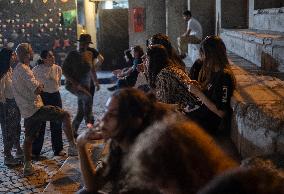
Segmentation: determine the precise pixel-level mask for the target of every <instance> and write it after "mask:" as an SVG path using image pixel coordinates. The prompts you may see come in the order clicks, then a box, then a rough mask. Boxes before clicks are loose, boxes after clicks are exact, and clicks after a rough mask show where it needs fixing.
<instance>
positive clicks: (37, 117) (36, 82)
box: [0, 34, 103, 176]
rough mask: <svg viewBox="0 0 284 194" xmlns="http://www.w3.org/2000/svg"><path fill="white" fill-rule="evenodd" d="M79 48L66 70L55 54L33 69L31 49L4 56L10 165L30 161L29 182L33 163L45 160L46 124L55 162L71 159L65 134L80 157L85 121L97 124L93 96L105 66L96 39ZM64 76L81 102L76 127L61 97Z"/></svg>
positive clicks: (1, 71)
mask: <svg viewBox="0 0 284 194" xmlns="http://www.w3.org/2000/svg"><path fill="white" fill-rule="evenodd" d="M78 42H79V48H78V50H76V51H72V52H70V53H69V55H68V59H66V61H65V64H63V70H62V69H61V67H60V66H58V65H56V64H55V58H54V55H53V52H52V51H51V50H43V51H42V52H41V54H40V57H41V58H40V60H39V61H38V64H37V65H36V66H35V67H34V68H31V66H30V61H31V60H33V50H32V47H31V45H30V44H28V43H21V44H19V45H18V46H17V48H16V50H15V51H13V50H12V49H10V48H2V49H1V51H0V64H1V66H0V100H1V103H0V117H1V118H0V120H1V129H2V134H3V144H4V156H5V157H4V164H6V165H18V164H20V160H19V159H21V158H23V157H24V175H25V176H28V175H30V174H32V173H33V168H32V159H37V158H39V157H40V152H41V149H42V146H43V141H44V134H45V124H46V121H50V130H51V141H52V150H53V152H54V156H63V155H65V152H64V151H63V141H62V129H63V131H64V132H65V134H66V137H67V140H68V143H69V147H68V155H69V156H76V155H77V154H78V153H77V147H76V143H75V139H76V137H77V130H78V128H79V125H80V123H81V121H82V119H83V118H85V120H86V123H87V124H89V125H91V126H92V125H93V123H94V116H93V113H92V104H93V95H94V91H95V90H96V89H97V90H98V89H99V84H98V80H97V77H96V71H95V64H96V63H97V64H99V63H102V61H103V57H102V55H101V54H100V53H99V52H98V51H97V50H96V49H92V48H89V44H90V43H92V41H91V36H90V35H88V34H82V35H81V36H80V39H79V40H78ZM74 55H75V56H76V58H75V59H74V58H73V60H71V61H70V60H69V58H70V57H74ZM96 59H97V60H96ZM74 61H75V64H74ZM67 63H68V64H67ZM66 66H67V67H66ZM80 71H81V72H80ZM70 72H71V73H70ZM62 73H63V74H64V75H65V77H66V82H67V85H66V87H67V88H68V89H69V91H70V92H72V93H73V94H75V95H77V96H78V112H77V115H76V117H75V119H74V120H73V122H71V116H70V114H69V113H68V112H67V111H65V110H63V109H62V101H61V96H60V92H59V90H60V85H61V76H62ZM80 73H81V74H80ZM95 87H96V88H95ZM21 118H23V119H24V128H25V138H24V143H23V150H22V149H21V146H20V135H21V124H20V122H21ZM13 147H15V148H16V149H17V151H16V154H15V156H13V155H12V148H13Z"/></svg>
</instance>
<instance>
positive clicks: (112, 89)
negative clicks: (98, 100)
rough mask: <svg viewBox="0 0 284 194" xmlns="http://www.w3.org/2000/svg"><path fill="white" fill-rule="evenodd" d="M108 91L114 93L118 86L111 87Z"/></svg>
mask: <svg viewBox="0 0 284 194" xmlns="http://www.w3.org/2000/svg"><path fill="white" fill-rule="evenodd" d="M107 89H108V91H111V92H112V91H114V90H116V85H114V86H111V87H109V88H107Z"/></svg>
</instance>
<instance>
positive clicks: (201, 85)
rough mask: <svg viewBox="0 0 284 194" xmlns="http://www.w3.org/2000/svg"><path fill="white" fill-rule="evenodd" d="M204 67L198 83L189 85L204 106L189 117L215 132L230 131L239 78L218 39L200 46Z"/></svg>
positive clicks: (215, 37) (214, 38)
mask: <svg viewBox="0 0 284 194" xmlns="http://www.w3.org/2000/svg"><path fill="white" fill-rule="evenodd" d="M200 46H201V47H200V56H201V61H202V67H201V70H200V72H199V74H198V80H197V81H198V82H195V83H194V82H192V83H190V84H189V91H190V93H192V94H194V95H195V96H197V97H198V98H199V99H200V101H201V102H202V106H200V108H198V109H197V110H195V111H193V112H189V113H188V114H189V116H190V117H191V118H193V119H194V120H196V121H197V122H198V123H200V124H201V125H202V126H203V127H204V128H206V129H207V130H210V131H211V132H213V133H214V132H216V131H218V129H220V127H221V126H220V124H224V125H223V126H222V127H225V128H229V127H228V121H229V119H228V118H229V116H230V113H231V108H230V99H231V97H232V95H233V91H234V89H235V78H234V75H233V73H232V71H231V68H230V65H229V60H228V57H227V53H226V47H225V44H224V42H223V41H222V39H221V38H220V37H218V36H209V37H207V38H205V39H204V40H203V41H202V42H201V45H200Z"/></svg>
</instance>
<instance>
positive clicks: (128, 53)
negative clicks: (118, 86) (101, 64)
mask: <svg viewBox="0 0 284 194" xmlns="http://www.w3.org/2000/svg"><path fill="white" fill-rule="evenodd" d="M124 59H125V65H124V66H125V67H124V68H123V69H116V70H114V71H112V73H113V75H115V76H116V77H121V75H122V74H123V73H124V72H126V71H127V70H128V69H129V68H131V67H132V65H133V60H134V59H133V56H132V54H131V49H127V50H125V51H124Z"/></svg>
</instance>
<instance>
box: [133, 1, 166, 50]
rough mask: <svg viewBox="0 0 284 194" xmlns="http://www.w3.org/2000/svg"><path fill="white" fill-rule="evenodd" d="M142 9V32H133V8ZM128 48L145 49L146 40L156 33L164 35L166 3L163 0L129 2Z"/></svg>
mask: <svg viewBox="0 0 284 194" xmlns="http://www.w3.org/2000/svg"><path fill="white" fill-rule="evenodd" d="M137 7H141V8H144V31H143V32H134V29H133V18H132V14H131V11H132V9H133V8H137ZM129 12H130V14H129V46H133V45H141V46H143V47H145V43H146V39H147V38H149V37H151V35H153V34H156V33H159V32H160V33H166V2H165V0H155V1H153V0H129Z"/></svg>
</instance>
